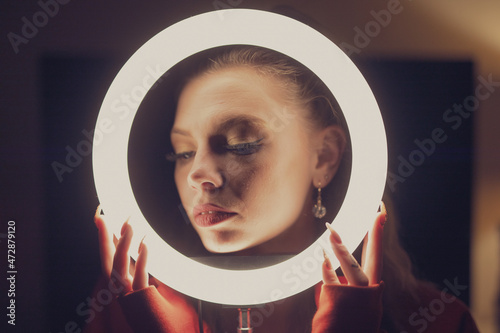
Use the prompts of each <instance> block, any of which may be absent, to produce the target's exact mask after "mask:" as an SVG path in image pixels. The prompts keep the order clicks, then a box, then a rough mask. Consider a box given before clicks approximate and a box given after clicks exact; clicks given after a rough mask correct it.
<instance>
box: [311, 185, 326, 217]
mask: <svg viewBox="0 0 500 333" xmlns="http://www.w3.org/2000/svg"><path fill="white" fill-rule="evenodd" d="M312 212H313V215H314V217H316V218H318V219H320V218H322V217H323V216H325V215H326V208H325V206H323V205H322V204H321V183H319V184H318V199H317V201H316V204H315V205H314V207H313V209H312Z"/></svg>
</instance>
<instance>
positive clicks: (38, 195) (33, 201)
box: [0, 0, 500, 333]
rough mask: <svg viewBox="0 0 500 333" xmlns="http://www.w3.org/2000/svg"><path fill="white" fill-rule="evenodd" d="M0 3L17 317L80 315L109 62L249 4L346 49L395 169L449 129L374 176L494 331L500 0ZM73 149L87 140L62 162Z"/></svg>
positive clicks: (4, 167)
mask: <svg viewBox="0 0 500 333" xmlns="http://www.w3.org/2000/svg"><path fill="white" fill-rule="evenodd" d="M0 6H1V7H0V28H1V30H0V33H1V35H2V36H3V37H2V39H1V42H0V43H1V48H0V52H1V53H0V54H1V59H2V61H0V70H1V72H0V73H1V80H0V82H1V83H0V84H1V95H0V98H1V101H2V103H1V118H0V138H1V139H0V147H1V169H0V170H1V172H0V177H1V183H0V195H1V197H0V222H1V229H0V236H1V238H0V241H1V243H0V247H1V248H2V253H6V251H5V252H3V251H4V250H6V240H5V234H6V233H7V222H8V221H9V220H14V221H16V227H17V228H16V251H17V252H16V266H17V270H18V274H17V281H16V330H15V331H23V332H65V331H72V330H73V328H71V329H70V330H69V329H68V327H72V325H73V324H72V323H73V322H74V323H75V327H81V326H82V325H83V323H84V319H85V318H86V317H85V316H82V315H80V314H79V313H77V309H78V308H79V306H81V304H82V303H83V304H86V303H87V296H88V295H89V294H90V292H91V290H92V287H93V285H94V283H95V281H96V279H97V276H98V274H99V269H100V267H99V261H98V260H99V258H98V247H97V234H96V229H95V227H94V224H93V222H92V217H93V214H94V210H95V207H96V206H97V204H98V201H97V197H96V193H95V188H94V184H93V179H92V169H91V158H90V156H89V155H88V153H87V152H89V150H86V149H88V147H89V144H88V139H87V136H88V133H89V132H91V131H92V130H93V128H94V125H95V120H96V117H97V113H98V110H99V106H100V103H101V101H102V99H103V97H104V95H105V93H106V90H107V87H109V85H110V83H111V81H112V80H113V78H114V75H116V73H117V71H118V70H119V69H120V67H121V66H122V65H123V63H124V62H125V61H126V60H127V59H128V58H129V57H130V56H131V55H132V54H133V53H134V52H135V51H136V50H137V49H138V48H139V47H140V46H141V45H142V44H143V43H144V42H146V41H147V40H148V39H149V38H150V37H151V36H153V35H154V34H156V33H157V32H159V31H161V30H163V29H164V28H166V27H168V26H169V25H171V24H173V23H175V22H177V21H179V20H181V19H184V18H187V17H190V16H192V15H195V14H199V13H202V12H207V11H212V10H217V9H221V8H255V9H263V10H271V11H275V12H279V13H283V14H285V15H289V16H292V17H294V18H297V19H299V20H301V21H303V22H305V23H307V24H310V25H312V26H313V27H314V28H316V29H318V30H320V31H321V32H323V33H324V34H325V35H326V36H327V37H329V38H330V39H331V40H332V41H334V42H335V43H337V44H338V45H340V46H341V47H342V48H343V49H344V50H345V51H346V53H348V54H349V55H350V56H351V57H352V58H353V60H354V61H355V63H356V64H357V65H358V66H359V67H360V69H361V70H362V72H363V74H364V75H365V76H366V78H367V80H368V81H369V83H370V85H371V86H372V88H373V90H374V93H375V95H376V97H377V99H378V100H379V103H380V107H381V111H382V114H383V117H384V121H385V122H386V126H387V135H388V139H389V149H390V155H389V159H390V160H389V171H390V172H391V173H392V175H393V176H394V175H396V176H400V177H402V174H401V172H400V170H399V171H398V168H399V166H400V164H401V161H402V159H404V160H407V161H409V160H410V158H411V156H413V155H412V153H413V152H414V151H415V150H416V149H418V146H417V145H416V144H415V140H420V141H422V140H424V139H426V138H430V137H431V133H432V132H433V130H435V129H439V128H441V129H443V131H444V133H445V134H446V135H447V139H446V140H445V141H444V142H442V143H439V144H437V145H436V150H435V152H434V153H433V154H431V155H430V156H427V157H426V158H425V159H424V161H423V162H422V163H421V164H420V165H418V166H417V167H415V170H414V171H412V172H411V173H410V172H408V175H407V176H404V177H402V178H397V177H395V178H394V177H393V178H391V177H390V179H392V182H390V183H388V186H387V189H386V192H387V193H388V194H389V195H390V196H391V197H392V198H393V201H394V206H395V209H396V210H397V215H398V217H399V219H400V220H401V223H402V232H401V233H402V234H401V237H402V240H403V242H404V245H405V247H406V249H407V250H408V252H409V253H410V254H411V257H412V259H413V261H414V262H415V264H416V267H417V270H418V274H419V276H421V277H423V278H426V279H429V280H431V281H433V282H435V283H436V285H437V286H438V287H439V288H442V287H444V286H445V285H446V281H450V282H453V281H457V282H458V283H459V284H460V285H463V286H464V288H463V292H461V295H459V296H460V298H461V299H462V300H463V301H464V302H466V303H467V304H468V305H469V306H470V307H471V310H472V313H473V316H474V318H475V319H476V321H477V324H478V326H479V329H480V331H481V332H486V333H493V332H500V330H499V326H498V325H499V316H500V315H499V287H500V282H499V281H500V245H499V244H500V205H499V202H500V149H499V146H500V131H499V130H498V127H499V126H500V112H499V106H500V92H499V90H500V89H499V88H500V61H499V59H500V38H499V36H500V20H499V17H500V2H498V1H494V0H475V1H472V0H463V1H452V0H441V1H430V0H419V1H411V0H401V1H393V0H384V1H380V0H376V1H373V0H372V1H367V0H359V1H352V2H349V1H314V0H313V1H307V2H306V1H299V0H297V1H276V0H271V1H263V0H262V1H261V0H259V1H250V0H220V1H213V0H206V1H205V0H203V1H170V0H162V1H134V0H127V1H116V0H113V1H105V2H104V1H95V0H94V1H85V2H84V1H69V0H59V1H56V0H41V1H30V2H27V1H25V2H20V1H14V0H4V1H2V2H1V4H0ZM255 24H259V23H258V22H255ZM487 82H489V84H488V83H487ZM478 87H482V88H480V90H479V93H478V90H477V89H478ZM476 102H477V103H476ZM460 106H462V111H460V112H459V111H456V112H455V111H449V112H448V110H450V109H451V110H458V108H460ZM464 110H465V111H464ZM445 115H447V116H448V118H446V119H445V118H443V117H444V116H445ZM450 117H454V118H450ZM86 142H87V143H86ZM71 150H73V151H78V150H80V152H83V154H79V156H80V158H78V157H73V159H72V160H70V163H71V166H69V167H68V165H69V164H68V163H67V160H66V158H67V156H68V154H69V152H70V151H71ZM415 156H416V155H415ZM415 156H414V157H415ZM54 162H57V163H60V164H57V163H54ZM61 165H66V167H67V168H66V169H64V168H63V169H60V168H61ZM58 167H59V169H57V170H59V172H56V171H55V170H54V168H58ZM62 170H64V171H62ZM398 172H399V173H398ZM2 256H3V255H2ZM4 263H6V261H5V260H4V259H2V264H1V265H0V267H4ZM4 271H6V269H5V270H4ZM2 274H3V273H2ZM2 283H3V285H2V298H1V299H2V308H3V309H5V307H4V306H7V303H6V300H5V294H6V293H4V291H3V290H6V289H5V288H4V287H7V285H6V284H5V279H2ZM2 316H3V317H4V315H2ZM5 321H6V320H5V317H4V320H2V325H4V324H5ZM68 325H69V326H68ZM75 332H77V330H75Z"/></svg>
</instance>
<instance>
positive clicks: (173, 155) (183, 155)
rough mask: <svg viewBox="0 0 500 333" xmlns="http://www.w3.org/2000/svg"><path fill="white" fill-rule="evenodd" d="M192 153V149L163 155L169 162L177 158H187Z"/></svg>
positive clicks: (192, 154)
mask: <svg viewBox="0 0 500 333" xmlns="http://www.w3.org/2000/svg"><path fill="white" fill-rule="evenodd" d="M194 153H195V152H194V151H186V152H182V153H177V154H176V153H170V154H167V155H165V158H166V159H167V161H170V162H176V161H178V160H188V159H190V158H191V157H193V156H194Z"/></svg>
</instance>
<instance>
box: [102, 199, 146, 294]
mask: <svg viewBox="0 0 500 333" xmlns="http://www.w3.org/2000/svg"><path fill="white" fill-rule="evenodd" d="M100 211H101V207H100V206H99V207H97V210H96V212H95V216H94V222H95V224H96V226H97V229H98V233H99V249H100V256H101V267H102V272H103V274H104V276H105V277H106V278H107V279H109V280H113V283H115V287H116V288H117V289H119V290H121V294H122V295H124V294H127V293H129V292H131V291H136V290H140V289H143V288H146V287H147V286H148V285H149V284H148V273H147V271H146V261H147V256H148V249H147V246H146V244H144V242H143V241H141V244H140V246H139V250H138V251H139V255H138V257H137V261H136V262H135V265H134V264H133V263H131V260H130V257H129V255H128V251H129V249H130V243H131V242H132V237H133V231H132V227H131V226H130V224H129V223H128V220H127V221H126V222H125V223H124V224H123V226H122V229H121V235H120V239H118V240H116V239H114V237H113V234H112V233H111V232H110V231H109V230H108V228H107V225H106V218H105V216H104V215H101V214H100ZM113 277H114V278H113Z"/></svg>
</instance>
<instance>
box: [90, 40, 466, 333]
mask: <svg viewBox="0 0 500 333" xmlns="http://www.w3.org/2000/svg"><path fill="white" fill-rule="evenodd" d="M202 58H204V60H203V61H202V62H201V64H200V65H199V66H197V67H195V69H194V70H193V73H192V74H191V75H190V76H189V78H188V80H187V81H186V83H185V84H184V85H183V88H182V91H181V93H180V95H179V98H178V103H177V108H176V113H175V121H174V124H173V127H172V129H171V132H170V135H171V143H172V147H173V149H174V152H172V154H170V155H169V156H168V159H169V160H171V161H173V162H174V163H175V172H174V178H175V185H176V188H177V191H178V194H179V197H180V201H181V203H182V206H183V208H184V210H185V212H186V215H187V216H188V218H189V221H190V223H191V225H192V227H193V229H194V231H195V232H196V233H197V234H198V236H199V238H200V239H201V242H202V243H203V246H204V247H205V249H206V250H208V251H209V252H213V253H224V254H231V255H235V256H237V255H245V256H249V255H250V256H254V255H256V256H262V255H271V254H272V255H279V254H296V253H299V252H300V251H302V250H303V249H305V248H306V247H308V246H309V245H310V244H311V243H312V242H313V241H314V240H315V239H316V238H317V237H318V235H319V234H320V233H321V232H323V231H324V228H325V224H324V222H325V221H327V220H328V219H327V217H325V213H326V212H325V209H326V210H329V214H330V215H329V216H328V218H329V217H330V216H332V214H334V213H335V210H336V208H335V202H336V204H337V206H338V204H339V201H340V200H339V199H338V194H339V193H340V194H343V193H344V191H345V188H344V187H342V179H345V178H346V177H345V175H346V174H348V172H349V168H348V163H346V161H347V160H348V155H349V149H348V147H349V144H348V134H347V129H346V127H345V126H344V125H343V121H342V117H341V115H340V114H339V113H338V111H337V110H336V108H337V107H336V103H335V101H334V99H333V97H332V96H331V93H330V92H329V91H328V89H327V88H326V87H325V86H324V85H323V84H322V82H321V81H320V80H319V79H318V78H317V77H316V76H315V75H314V74H313V73H312V72H310V71H309V70H308V69H307V68H305V67H304V66H302V65H301V64H299V63H297V62H296V61H294V60H292V59H290V58H288V57H286V56H284V55H282V54H279V53H277V52H275V51H271V50H267V49H263V48H258V47H252V46H233V47H227V48H221V49H218V50H216V51H214V52H213V53H211V54H209V55H205V56H204V57H202ZM347 162H348V161H347ZM98 211H99V209H98ZM330 220H331V219H330ZM385 221H386V211H385V207H384V206H383V204H382V208H381V212H380V213H379V215H378V216H377V218H376V219H375V221H374V223H373V227H372V229H371V231H370V232H369V234H368V236H367V237H366V239H365V244H364V249H363V256H362V259H361V265H359V264H358V261H357V260H356V259H355V258H354V257H353V256H352V255H351V254H350V253H349V251H347V250H346V248H345V247H344V246H343V245H342V240H341V237H340V235H338V234H337V233H336V232H335V231H334V230H333V228H331V226H329V225H327V227H328V228H329V229H330V232H331V237H330V241H331V246H332V249H333V251H334V253H335V255H336V257H337V258H338V260H339V262H340V263H341V271H342V276H341V277H340V278H339V277H338V276H337V274H336V272H335V270H333V268H332V267H331V264H330V261H329V258H328V257H326V256H325V262H324V264H323V283H322V284H321V285H318V286H316V287H314V288H311V289H310V290H308V291H305V292H303V293H301V294H298V295H296V296H293V297H289V298H287V299H285V300H283V301H280V302H278V303H279V304H278V303H277V304H273V306H272V309H273V310H272V311H269V312H271V313H270V314H269V315H268V316H267V317H266V318H264V320H262V321H261V322H259V323H258V327H254V332H256V333H257V332H310V331H312V332H382V331H383V330H384V329H385V330H389V331H393V332H402V330H403V329H408V330H409V329H412V330H411V331H415V329H419V328H420V329H422V328H423V327H424V324H425V329H428V330H427V331H428V332H475V331H476V330H475V326H474V324H473V321H472V319H471V318H470V315H468V313H467V311H466V309H465V308H464V307H463V305H462V304H461V303H459V302H458V301H456V300H453V302H451V301H450V303H447V307H448V309H446V310H448V312H446V313H445V314H444V315H441V316H440V317H439V318H437V317H436V318H433V320H431V319H429V318H428V319H427V321H426V322H418V325H413V324H414V323H415V320H416V319H419V318H420V317H418V318H413V319H412V317H411V316H412V314H413V313H412V311H415V310H416V311H418V308H419V306H420V305H421V304H425V302H426V301H427V299H428V298H429V297H430V298H431V299H432V297H435V296H436V295H437V296H438V297H439V295H440V294H439V293H436V294H433V293H432V292H430V291H429V290H430V289H429V288H427V287H424V286H423V284H419V283H417V282H416V280H415V279H414V278H413V276H412V275H411V273H410V267H409V265H408V260H407V257H406V256H405V254H404V252H403V251H402V250H401V248H400V247H399V245H398V244H397V242H393V243H391V247H390V248H387V247H386V248H385V249H383V245H382V243H383V240H382V235H383V230H384V224H385ZM95 222H96V225H97V227H98V230H99V239H100V247H101V260H102V266H103V272H104V275H105V277H106V279H107V281H106V282H104V283H105V284H104V285H101V288H102V286H106V283H108V284H109V281H111V282H112V284H113V286H114V288H115V289H117V290H120V294H121V295H122V296H120V297H119V298H118V302H113V303H112V304H110V305H108V306H106V307H105V308H103V309H102V311H101V312H99V313H98V315H97V317H96V318H93V320H91V321H90V323H89V326H88V328H87V330H88V331H92V332H94V331H95V332H97V331H106V332H112V331H119V332H127V331H134V332H150V331H154V332H198V331H199V329H198V327H199V325H198V315H197V312H196V311H195V307H194V304H193V302H192V300H190V299H188V298H187V297H184V296H182V295H180V294H178V293H176V292H175V291H173V290H171V289H169V288H168V287H167V286H165V285H163V284H161V283H160V282H158V281H157V280H155V279H154V278H149V277H148V274H147V270H146V265H147V253H148V248H147V245H146V243H141V247H140V249H139V256H138V258H137V262H136V263H135V265H133V267H131V266H132V265H131V264H130V259H129V257H128V254H127V253H128V250H129V247H130V241H131V239H132V237H133V231H132V228H131V227H130V225H129V224H128V223H125V224H124V225H123V228H122V234H121V237H120V239H119V240H118V242H117V243H116V246H115V244H113V242H112V238H111V236H110V235H109V233H108V231H107V228H106V223H105V219H104V216H101V215H100V214H97V213H96V218H95ZM389 225H390V223H389ZM392 229H394V228H392ZM395 237H396V236H395V234H394V233H393V234H392V235H391V237H390V239H391V240H394V239H395ZM384 253H385V254H384ZM382 257H384V259H386V262H387V264H386V267H385V270H384V274H382ZM382 275H384V276H383V278H384V280H385V281H386V283H387V287H386V288H385V289H386V295H385V296H387V297H384V305H385V308H384V315H382V290H383V289H384V283H382V282H381V280H382ZM402 279H404V280H402ZM98 288H99V287H98ZM423 292H425V293H426V294H425V296H424V297H422V298H420V299H419V295H418V294H419V293H423ZM450 299H451V298H447V300H450ZM398 302H399V303H398ZM235 311H236V310H235V309H226V308H223V307H221V306H217V305H208V306H207V307H206V309H205V310H204V315H203V319H204V320H205V322H204V331H205V332H233V331H235V329H236V319H235V318H236V312H235ZM269 312H268V313H269ZM443 313H444V311H443ZM449 313H451V315H449ZM424 318H425V317H424ZM412 320H413V321H412ZM450 323H451V324H450ZM453 325H454V326H453ZM419 331H424V330H419ZM408 332H410V330H409V331H408Z"/></svg>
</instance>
